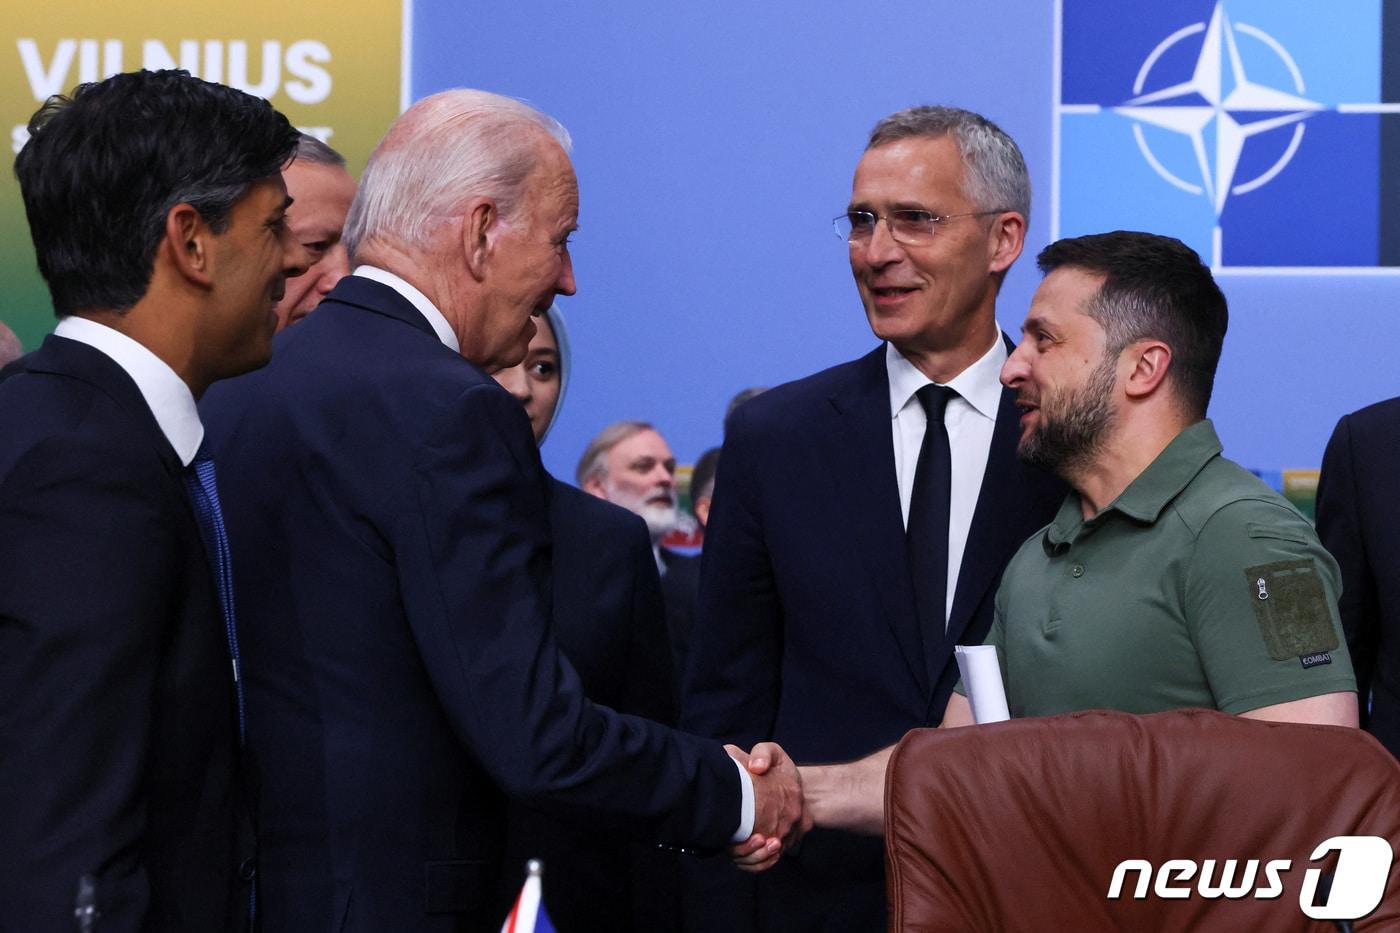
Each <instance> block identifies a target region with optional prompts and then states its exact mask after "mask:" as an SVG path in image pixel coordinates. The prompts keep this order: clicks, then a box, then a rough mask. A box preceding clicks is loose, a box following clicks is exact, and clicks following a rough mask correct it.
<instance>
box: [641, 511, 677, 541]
mask: <svg viewBox="0 0 1400 933" xmlns="http://www.w3.org/2000/svg"><path fill="white" fill-rule="evenodd" d="M638 514H640V515H641V516H642V520H643V521H645V522H646V523H647V531H648V532H650V533H651V541H652V543H653V544H655V543H656V542H658V541H660V540H661V539H662V538H664V537H666V536H667V535H668V534H670V533H671V532H672V531H675V530H676V525H677V524H678V523H679V522H680V511H679V510H678V509H677V508H676V507H675V506H674V505H652V504H651V503H646V504H644V505H643V506H642V511H641V512H640V513H638Z"/></svg>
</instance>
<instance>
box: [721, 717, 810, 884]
mask: <svg viewBox="0 0 1400 933" xmlns="http://www.w3.org/2000/svg"><path fill="white" fill-rule="evenodd" d="M724 748H725V751H727V752H729V754H730V756H732V757H733V758H734V760H736V761H738V762H739V763H740V764H741V765H743V766H744V767H745V768H747V769H748V772H749V774H750V775H751V776H752V778H753V793H754V823H753V835H751V836H750V837H749V838H748V839H746V840H744V841H743V842H741V843H739V844H737V845H735V846H732V847H730V849H729V855H730V857H731V858H733V859H734V864H735V865H736V866H738V867H739V868H740V869H741V870H743V871H748V872H760V871H765V870H767V869H769V868H772V867H773V866H774V865H776V864H777V863H778V859H779V858H781V857H782V854H783V852H784V851H788V852H792V851H795V850H796V848H797V846H798V844H799V843H800V842H801V841H802V837H803V835H805V834H806V833H807V831H808V830H810V829H811V828H812V815H811V812H810V811H809V809H808V808H807V806H806V802H805V801H804V799H803V796H802V777H801V775H800V774H799V773H798V770H797V765H796V764H795V763H794V762H793V760H792V759H791V758H789V757H788V754H787V752H785V751H783V750H782V748H781V747H779V746H778V745H777V744H776V743H773V742H760V743H759V744H757V745H755V746H754V747H753V750H752V751H751V752H749V753H748V754H745V753H744V752H743V751H742V750H741V749H739V748H738V747H737V746H734V745H726V746H725V747H724Z"/></svg>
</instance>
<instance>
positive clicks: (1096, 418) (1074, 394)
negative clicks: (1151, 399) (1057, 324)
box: [1016, 354, 1117, 480]
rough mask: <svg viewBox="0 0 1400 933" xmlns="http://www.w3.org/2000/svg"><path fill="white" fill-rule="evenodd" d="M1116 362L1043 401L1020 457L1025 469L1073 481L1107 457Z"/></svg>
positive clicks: (1109, 360)
mask: <svg viewBox="0 0 1400 933" xmlns="http://www.w3.org/2000/svg"><path fill="white" fill-rule="evenodd" d="M1116 364H1117V361H1116V359H1115V358H1114V356H1113V355H1111V354H1104V359H1103V361H1102V362H1100V363H1099V365H1098V366H1097V367H1095V369H1094V371H1093V372H1092V373H1090V374H1089V378H1088V379H1086V380H1085V381H1084V383H1083V384H1082V385H1080V386H1079V387H1078V388H1075V389H1070V390H1060V391H1054V392H1052V393H1051V394H1050V395H1049V396H1048V397H1046V398H1042V399H1041V400H1040V408H1039V411H1040V417H1039V418H1038V419H1037V422H1036V426H1035V428H1034V430H1032V431H1031V433H1030V434H1028V435H1026V436H1025V437H1024V438H1022V439H1021V443H1020V444H1019V445H1018V446H1017V449H1016V453H1017V455H1018V456H1019V457H1020V458H1021V461H1022V462H1023V463H1028V464H1030V465H1031V466H1035V467H1040V468H1041V469H1044V470H1048V471H1050V472H1052V473H1055V474H1056V475H1058V476H1059V477H1061V478H1062V479H1066V480H1071V479H1072V477H1073V476H1074V475H1076V474H1078V473H1080V472H1082V471H1083V470H1084V469H1085V468H1086V467H1088V466H1089V465H1090V464H1092V463H1093V462H1094V460H1095V458H1097V457H1098V455H1099V454H1100V453H1101V452H1102V451H1103V448H1104V445H1105V444H1106V443H1107V441H1108V436H1109V433H1110V432H1111V431H1112V429H1113V425H1114V421H1115V417H1114V412H1113V387H1114V383H1115V382H1116V369H1117V365H1116Z"/></svg>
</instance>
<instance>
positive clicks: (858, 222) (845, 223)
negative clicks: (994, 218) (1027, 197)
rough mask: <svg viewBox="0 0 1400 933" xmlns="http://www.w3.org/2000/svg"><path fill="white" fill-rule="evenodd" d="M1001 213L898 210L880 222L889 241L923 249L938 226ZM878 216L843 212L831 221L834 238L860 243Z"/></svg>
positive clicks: (869, 232)
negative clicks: (888, 236) (937, 212)
mask: <svg viewBox="0 0 1400 933" xmlns="http://www.w3.org/2000/svg"><path fill="white" fill-rule="evenodd" d="M1002 213H1005V211H1000V210H997V211H968V212H966V213H963V214H935V213H933V211H918V210H902V211H890V212H889V213H888V214H885V215H884V217H883V220H884V221H885V225H886V226H887V227H889V230H890V237H891V238H893V239H894V241H895V242H896V243H899V244H901V245H903V246H923V245H924V244H926V243H928V242H929V241H931V240H932V239H933V235H934V234H935V233H936V232H937V231H938V228H939V226H940V225H941V224H946V223H947V222H948V221H950V220H956V219H957V218H959V217H985V216H987V215H989V214H1002ZM881 219H882V218H881V216H880V215H879V214H875V213H872V212H870V211H847V212H846V213H844V214H842V215H841V216H839V217H834V218H832V220H831V225H832V226H833V227H835V228H836V235H837V236H839V237H840V238H841V239H843V240H846V241H847V242H850V243H863V242H865V241H866V240H868V239H870V237H871V236H873V235H874V233H875V225H876V224H878V223H879V222H880V220H881Z"/></svg>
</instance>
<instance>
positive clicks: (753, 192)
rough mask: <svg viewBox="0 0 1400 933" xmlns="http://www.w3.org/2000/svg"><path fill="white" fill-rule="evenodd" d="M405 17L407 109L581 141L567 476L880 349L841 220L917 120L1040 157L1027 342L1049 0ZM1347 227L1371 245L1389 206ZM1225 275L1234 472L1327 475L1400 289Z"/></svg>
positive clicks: (498, 9)
mask: <svg viewBox="0 0 1400 933" xmlns="http://www.w3.org/2000/svg"><path fill="white" fill-rule="evenodd" d="M414 3H415V6H414V9H413V14H412V16H413V33H414V41H413V53H412V54H413V63H412V69H411V76H412V88H411V93H412V96H413V97H414V98H415V99H416V98H418V97H422V96H424V95H426V94H429V93H432V92H434V91H438V90H442V89H445V88H448V87H454V86H472V87H480V88H485V89H488V90H492V91H497V92H500V93H504V94H510V95H513V96H517V97H521V98H525V99H527V100H529V101H531V102H532V103H534V104H535V105H537V106H538V107H540V108H541V109H543V110H545V111H547V112H549V113H550V114H552V115H554V116H555V117H557V118H559V119H560V120H561V121H562V122H563V123H564V124H565V125H566V126H567V127H568V128H569V130H570V132H571V133H572V134H573V137H574V142H575V145H574V161H575V164H576V166H577V169H578V174H579V179H580V185H581V189H582V212H581V218H580V221H581V229H580V231H579V234H578V236H577V237H576V248H575V250H574V259H575V268H576V272H577V276H578V282H579V292H578V295H577V296H576V297H574V298H571V299H565V300H563V301H562V302H561V307H562V308H563V309H564V312H565V314H566V316H567V318H568V320H569V324H570V330H571V335H572V337H573V343H574V350H575V366H574V372H573V375H572V381H571V385H570V394H569V399H568V402H567V406H566V409H565V411H564V412H563V414H562V416H561V419H560V421H559V424H558V427H557V429H556V430H555V431H554V433H553V434H552V435H551V437H550V440H549V442H548V443H547V444H546V445H545V450H544V455H545V461H546V464H547V465H548V466H549V468H550V469H551V470H552V471H554V472H555V473H556V474H558V475H560V476H565V477H571V476H572V473H573V467H574V462H575V459H576V458H577V456H578V454H579V452H580V451H581V450H582V448H583V446H584V444H585V443H586V441H587V440H588V438H589V437H590V436H591V435H592V434H593V433H594V432H596V431H597V430H598V429H599V428H601V427H602V426H603V425H604V424H606V423H608V422H609V421H612V420H615V419H618V418H642V419H646V420H650V421H653V422H655V423H656V424H657V425H658V427H659V428H660V429H661V430H662V432H663V433H664V434H665V435H666V436H667V437H668V438H669V439H670V440H671V443H672V445H673V447H674V448H675V450H676V453H677V455H678V456H679V457H680V458H681V460H682V461H690V460H692V459H693V458H695V457H696V456H698V455H699V453H700V452H701V451H702V450H703V449H704V448H706V447H708V446H710V445H712V444H717V443H718V442H719V440H720V420H721V417H722V414H723V410H724V406H725V403H726V402H727V400H728V399H729V397H730V396H731V395H732V394H733V393H734V392H735V391H737V390H738V389H740V388H743V387H745V386H749V385H764V384H768V385H771V384H776V383H779V382H782V381H786V380H789V379H793V378H796V377H799V376H802V375H805V374H807V373H810V372H814V371H816V370H818V369H820V368H823V367H825V366H829V365H832V364H834V363H837V362H840V361H843V360H846V359H850V358H853V357H855V356H857V355H859V354H862V353H864V352H866V351H867V350H868V349H870V348H871V347H872V346H874V339H873V338H872V337H871V335H870V332H869V330H868V328H867V326H866V324H865V319H864V315H863V313H862V311H861V307H860V303H859V300H858V298H857V296H856V291H855V287H854V285H853V284H852V282H851V278H850V271H849V267H848V265H847V261H846V250H845V247H844V246H843V245H842V243H841V242H840V241H839V240H838V239H836V237H835V236H834V235H833V234H832V232H831V228H830V224H829V220H830V218H831V217H832V216H834V215H835V214H837V213H838V212H839V211H840V210H841V209H842V208H843V207H844V206H845V203H846V199H847V197H848V195H849V193H850V181H851V173H852V171H853V169H854V167H855V164H856V161H857V159H858V158H859V155H860V152H861V149H862V144H863V140H864V138H865V135H866V133H867V132H868V130H869V128H870V126H871V125H872V124H873V123H874V122H875V120H877V119H878V118H879V117H881V116H883V115H885V114H887V113H889V112H891V111H893V110H897V109H900V108H902V107H906V106H910V105H913V104H918V103H949V104H955V105H958V106H962V107H967V108H969V109H973V110H977V111H980V112H982V113H984V114H986V115H987V116H989V117H991V118H992V119H993V120H995V121H996V122H998V123H999V124H1001V126H1002V127H1003V128H1005V129H1006V130H1007V131H1008V132H1009V133H1010V134H1011V135H1012V136H1013V137H1015V138H1016V140H1017V141H1018V142H1019V143H1020V145H1021V147H1022V149H1023V151H1024V152H1025V155H1026V159H1027V162H1028V163H1029V166H1030V170H1031V177H1032V179H1033V181H1034V183H1035V187H1036V195H1035V202H1034V208H1033V212H1032V217H1031V221H1030V231H1029V236H1028V238H1027V244H1026V252H1025V254H1023V256H1022V258H1021V260H1020V262H1019V263H1018V264H1017V266H1016V268H1015V269H1013V271H1012V273H1011V275H1010V276H1009V277H1008V279H1007V282H1006V286H1005V288H1004V289H1003V292H1002V298H1001V302H1000V306H999V307H1000V313H999V317H1000V319H1001V322H1002V325H1003V327H1004V328H1005V329H1006V330H1007V331H1008V332H1009V333H1011V334H1012V335H1013V336H1015V335H1016V334H1017V330H1018V327H1019V322H1020V320H1021V318H1022V316H1023V315H1024V313H1025V309H1026V307H1027V305H1028V304H1029V300H1030V296H1031V293H1032V292H1033V291H1034V289H1035V286H1036V284H1037V282H1038V278H1039V277H1038V274H1037V272H1036V270H1035V268H1034V261H1033V260H1034V255H1035V253H1036V252H1037V251H1039V249H1040V248H1041V247H1043V246H1044V245H1045V244H1046V243H1047V242H1048V240H1049V237H1050V231H1051V218H1050V212H1051V187H1052V185H1051V177H1052V169H1053V153H1054V147H1055V137H1054V134H1055V123H1056V116H1055V105H1056V100H1057V96H1056V94H1057V89H1056V85H1055V78H1054V76H1055V74H1056V72H1055V68H1056V41H1055V38H1056V36H1055V33H1056V22H1057V20H1056V13H1055V8H1054V6H1053V5H1052V4H1051V3H1049V2H1046V0H1014V2H1010V0H1007V2H997V3H975V2H957V3H954V2H931V0H923V2H916V0H888V2H879V3H870V4H851V3H848V2H834V0H802V2H796V0H780V2H769V3H764V4H752V3H733V2H711V3H704V4H652V3H642V2H614V3H596V4H595V3H589V4H564V3H547V2H540V0H515V2H512V3H508V4H507V3H502V4H473V5H470V6H467V5H462V4H459V3H455V2H450V0H414ZM1099 5H1100V6H1106V7H1110V8H1112V7H1116V8H1118V9H1119V10H1120V11H1122V12H1123V13H1124V14H1125V15H1131V11H1132V10H1134V9H1136V8H1137V5H1136V4H1131V3H1126V2H1123V3H1117V4H1114V3H1105V2H1100V4H1099ZM1197 5H1198V6H1201V7H1202V11H1197V12H1200V15H1199V16H1194V15H1193V16H1191V17H1187V19H1193V18H1195V19H1202V20H1204V19H1205V18H1208V17H1209V15H1210V12H1211V7H1212V4H1209V3H1204V4H1197ZM1296 6H1298V7H1299V8H1302V7H1303V6H1304V5H1303V4H1297V5H1296ZM1306 6H1308V7H1312V6H1314V5H1312V4H1307V5H1306ZM1370 6H1371V7H1375V6H1376V5H1375V4H1374V3H1372V4H1370ZM1256 7H1258V4H1250V7H1249V9H1251V10H1252V9H1254V8H1256ZM1349 35H1350V38H1345V39H1344V40H1339V41H1346V42H1351V41H1354V42H1356V43H1358V49H1363V48H1364V51H1365V52H1366V54H1367V55H1370V56H1373V57H1374V56H1375V55H1376V47H1377V46H1378V44H1379V41H1380V40H1379V26H1378V25H1377V27H1376V28H1375V29H1374V30H1373V31H1372V32H1371V33H1370V34H1362V35H1356V34H1355V32H1352V33H1350V34H1349ZM1195 41H1196V43H1197V45H1199V43H1200V41H1201V40H1200V39H1199V38H1197V39H1195ZM1240 41H1241V42H1242V43H1243V42H1245V41H1246V40H1244V39H1241V40H1240ZM1139 60H1140V57H1139ZM1162 61H1163V63H1164V64H1165V63H1167V61H1168V59H1167V58H1166V57H1165V56H1164V57H1163V59H1162ZM1374 93H1375V95H1379V94H1380V89H1379V88H1376V89H1374ZM1125 96H1126V95H1125ZM1376 99H1379V97H1377V98H1376ZM1322 117H1328V118H1333V119H1335V118H1336V115H1335V114H1325V115H1321V116H1319V117H1317V118H1315V119H1322ZM1319 125H1322V124H1319ZM1310 132H1311V130H1310ZM1375 135H1376V134H1375V132H1374V131H1372V132H1371V133H1370V136H1369V137H1368V136H1366V134H1365V133H1364V132H1362V133H1361V136H1359V137H1358V138H1360V139H1361V140H1362V142H1360V143H1358V145H1369V146H1373V147H1374V145H1375V144H1374V136H1375ZM1285 139H1286V137H1285ZM1367 139H1370V140H1371V141H1370V142H1366V140H1367ZM1300 151H1301V150H1300ZM1372 161H1374V159H1373V160H1372ZM1071 167H1072V166H1067V167H1066V173H1067V175H1068V174H1069V169H1070V168H1071ZM1242 167H1243V166H1242ZM1386 168H1390V170H1392V171H1393V167H1388V166H1382V169H1383V171H1384V170H1385V169H1386ZM1280 177H1283V176H1280ZM1105 197H1111V194H1109V193H1106V194H1105ZM1238 203H1244V202H1243V201H1240V202H1238ZM1344 208H1345V205H1343V209H1344ZM1228 209H1229V208H1227V210H1228ZM1337 212H1338V208H1337V206H1336V204H1335V203H1334V202H1332V201H1330V200H1327V199H1326V198H1325V197H1323V196H1322V195H1319V197H1318V198H1317V199H1311V198H1307V197H1304V198H1303V199H1302V200H1301V201H1300V203H1295V204H1290V206H1289V210H1288V212H1287V213H1286V214H1283V215H1280V216H1281V217H1282V219H1281V220H1276V221H1275V222H1276V223H1279V224H1281V225H1282V226H1283V227H1285V228H1286V233H1285V235H1286V236H1287V237H1289V238H1293V239H1297V238H1298V237H1299V236H1302V237H1304V238H1306V237H1307V235H1308V234H1307V231H1308V230H1309V229H1310V227H1314V226H1317V227H1326V228H1328V229H1329V230H1330V228H1332V227H1335V226H1336V225H1337V224H1336V217H1335V214H1336V213H1337ZM1225 217H1226V220H1228V219H1229V215H1228V214H1227V215H1225ZM1322 217H1326V218H1327V223H1326V224H1321V223H1318V222H1315V221H1314V218H1322ZM1358 223H1359V224H1362V225H1365V226H1368V228H1370V229H1374V227H1375V224H1376V220H1375V217H1374V212H1373V213H1372V215H1371V216H1370V217H1369V219H1368V218H1365V217H1360V218H1358ZM1342 226H1343V227H1345V226H1346V224H1345V223H1343V224H1342ZM1066 232H1070V231H1066ZM1073 232H1085V231H1073ZM1327 235H1328V236H1331V235H1332V234H1331V233H1328V234H1327ZM1371 236H1372V238H1373V239H1374V234H1373V233H1372V234H1371ZM1228 259H1229V257H1228V255H1227V261H1228ZM1220 280H1221V284H1222V285H1223V287H1224V289H1225V291H1226V294H1227V295H1228V297H1229V300H1230V307H1231V312H1232V317H1231V326H1230V334H1229V337H1228V338H1227V341H1226V347H1225V355H1224V359H1223V361H1222V364H1221V371H1220V375H1219V378H1218V381H1217V387H1216V396H1215V400H1214V402H1213V404H1212V410H1211V414H1212V417H1213V418H1214V419H1215V421H1216V423H1217V426H1218V427H1219V429H1220V433H1221V436H1222V438H1223V439H1224V442H1225V446H1226V452H1227V454H1228V455H1230V456H1232V457H1234V458H1235V459H1236V460H1239V461H1240V462H1242V463H1244V464H1246V465H1248V466H1252V467H1258V468H1264V469H1269V470H1277V469H1279V468H1287V467H1314V466H1316V465H1317V464H1318V462H1319V461H1320V459H1321V454H1322V448H1323V446H1324V444H1325V442H1326V439H1327V436H1328V434H1329V433H1330V431H1331V428H1332V426H1333V424H1334V423H1335V422H1336V419H1337V418H1338V417H1339V416H1340V415H1342V414H1343V413H1345V412H1347V411H1350V410H1353V409H1355V408H1357V407H1359V406H1361V405H1363V404H1366V403H1369V402H1371V401H1374V400H1378V399H1381V398H1384V397H1388V396H1391V395H1395V394H1397V391H1400V390H1397V387H1396V386H1397V377H1396V370H1395V367H1394V366H1393V364H1392V358H1393V355H1392V352H1391V347H1390V345H1391V343H1392V341H1393V332H1392V330H1391V327H1390V325H1391V322H1392V320H1393V314H1392V313H1391V311H1392V307H1393V305H1394V303H1395V301H1396V298H1397V297H1398V296H1400V278H1395V277H1390V276H1388V275H1383V274H1379V275H1376V274H1373V275H1249V276H1244V275H1234V274H1229V273H1226V274H1222V275H1221V277H1220Z"/></svg>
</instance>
